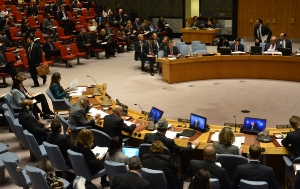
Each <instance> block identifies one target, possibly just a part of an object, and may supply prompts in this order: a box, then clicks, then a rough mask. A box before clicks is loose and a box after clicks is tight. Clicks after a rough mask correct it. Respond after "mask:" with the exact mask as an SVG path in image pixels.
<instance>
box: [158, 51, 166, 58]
mask: <svg viewBox="0 0 300 189" xmlns="http://www.w3.org/2000/svg"><path fill="white" fill-rule="evenodd" d="M164 56H165V54H164V51H163V50H162V51H158V53H157V58H163V57H164Z"/></svg>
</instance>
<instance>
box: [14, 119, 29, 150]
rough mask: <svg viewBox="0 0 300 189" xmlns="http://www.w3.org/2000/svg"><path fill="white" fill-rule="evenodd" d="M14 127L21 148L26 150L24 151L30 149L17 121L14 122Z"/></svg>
mask: <svg viewBox="0 0 300 189" xmlns="http://www.w3.org/2000/svg"><path fill="white" fill-rule="evenodd" d="M14 125H15V129H16V132H17V134H18V137H19V139H20V140H21V144H22V146H23V147H24V148H26V149H30V146H29V144H28V142H27V139H26V137H25V135H24V133H23V132H24V128H23V126H22V125H20V124H19V123H17V121H15V122H14Z"/></svg>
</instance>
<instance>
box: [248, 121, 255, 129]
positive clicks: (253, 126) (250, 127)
mask: <svg viewBox="0 0 300 189" xmlns="http://www.w3.org/2000/svg"><path fill="white" fill-rule="evenodd" d="M249 130H257V124H255V123H254V122H253V121H252V122H251V123H250V125H249Z"/></svg>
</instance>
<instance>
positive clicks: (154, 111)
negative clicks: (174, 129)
mask: <svg viewBox="0 0 300 189" xmlns="http://www.w3.org/2000/svg"><path fill="white" fill-rule="evenodd" d="M163 113H164V112H163V111H161V110H159V109H157V108H155V107H152V109H151V111H150V113H149V115H148V118H153V119H154V123H157V122H158V120H159V119H160V118H161V116H162V115H163Z"/></svg>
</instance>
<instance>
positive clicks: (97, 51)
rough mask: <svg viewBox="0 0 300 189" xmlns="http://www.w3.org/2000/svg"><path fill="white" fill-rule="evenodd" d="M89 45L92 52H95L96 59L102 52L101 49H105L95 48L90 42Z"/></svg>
mask: <svg viewBox="0 0 300 189" xmlns="http://www.w3.org/2000/svg"><path fill="white" fill-rule="evenodd" d="M90 47H91V50H92V52H93V53H96V54H97V59H99V58H100V53H101V52H103V51H105V50H104V49H95V48H93V45H92V44H91V46H90Z"/></svg>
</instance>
